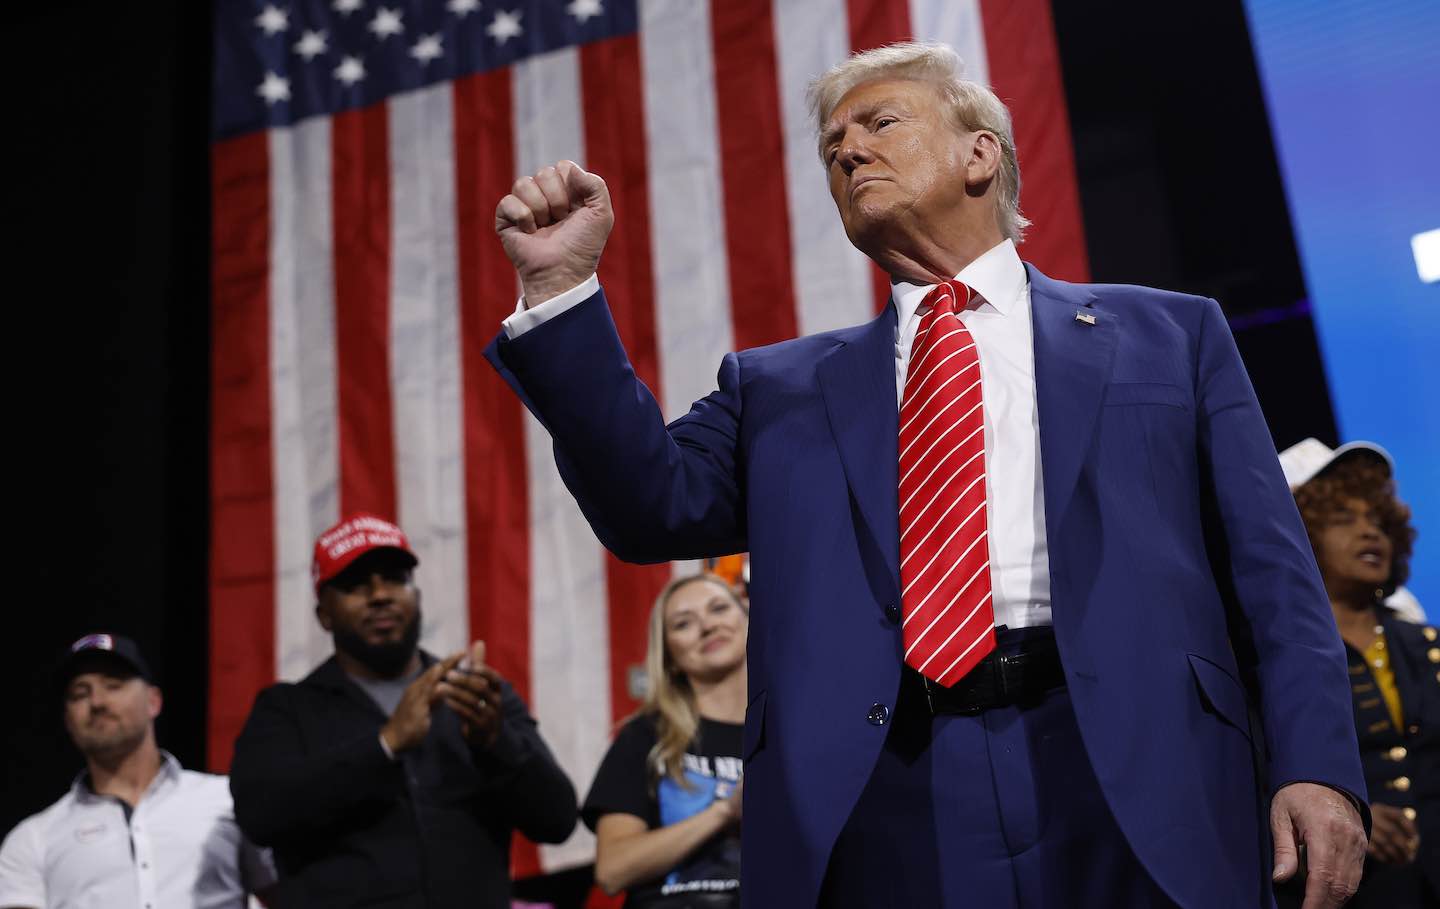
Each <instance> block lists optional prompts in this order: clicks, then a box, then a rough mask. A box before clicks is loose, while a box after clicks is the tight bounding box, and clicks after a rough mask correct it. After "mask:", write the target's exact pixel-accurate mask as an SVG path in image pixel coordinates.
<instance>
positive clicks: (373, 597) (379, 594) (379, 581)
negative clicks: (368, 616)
mask: <svg viewBox="0 0 1440 909" xmlns="http://www.w3.org/2000/svg"><path fill="white" fill-rule="evenodd" d="M369 587H370V602H372V603H388V602H390V601H391V600H393V599H395V590H394V584H393V583H392V582H391V581H390V579H388V578H386V577H385V576H384V575H379V574H372V575H371V576H370V585H369Z"/></svg>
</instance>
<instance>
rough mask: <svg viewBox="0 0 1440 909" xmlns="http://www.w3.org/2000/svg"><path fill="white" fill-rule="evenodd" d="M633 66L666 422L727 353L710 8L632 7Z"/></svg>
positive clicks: (695, 395)
mask: <svg viewBox="0 0 1440 909" xmlns="http://www.w3.org/2000/svg"><path fill="white" fill-rule="evenodd" d="M721 2H723V0H721ZM640 59H641V71H642V72H643V73H644V76H645V140H646V143H647V144H646V155H647V160H648V161H649V168H650V180H649V190H650V236H651V247H652V252H653V255H652V256H651V261H652V262H653V263H654V273H655V333H656V337H657V339H658V341H659V358H660V388H661V393H662V396H661V402H660V405H661V408H662V409H663V410H664V412H665V418H666V419H667V420H673V419H675V418H676V417H679V416H682V415H684V414H685V413H686V412H687V411H689V409H690V404H691V403H692V402H693V401H696V400H698V399H699V398H702V397H704V396H705V395H707V394H709V393H710V392H711V390H713V389H714V388H715V371H716V370H717V369H718V368H719V367H720V360H721V358H723V357H724V356H725V354H727V353H729V352H730V351H731V350H733V349H734V341H733V332H732V331H731V326H730V280H729V278H728V276H727V272H726V263H725V228H724V215H723V212H722V209H721V199H722V196H721V191H720V161H719V147H720V143H719V141H718V139H717V138H716V135H715V130H716V122H715V117H716V113H715V84H714V77H715V66H714V62H713V54H712V51H711V42H710V4H709V3H708V2H697V0H640ZM764 216H765V215H764V214H763V213H762V214H758V215H757V217H764Z"/></svg>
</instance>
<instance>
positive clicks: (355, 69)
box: [335, 57, 365, 85]
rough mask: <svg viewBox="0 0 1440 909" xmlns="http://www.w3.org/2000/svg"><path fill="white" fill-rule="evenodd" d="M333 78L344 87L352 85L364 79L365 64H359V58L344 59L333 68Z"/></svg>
mask: <svg viewBox="0 0 1440 909" xmlns="http://www.w3.org/2000/svg"><path fill="white" fill-rule="evenodd" d="M335 78H336V79H339V80H340V81H341V82H344V83H345V84H346V85H354V84H355V83H356V82H359V81H360V80H361V79H364V78H365V64H363V63H361V62H360V58H359V57H346V58H344V59H343V60H341V61H340V65H339V66H337V67H335Z"/></svg>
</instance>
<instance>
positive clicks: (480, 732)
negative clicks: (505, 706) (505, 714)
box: [435, 641, 501, 748]
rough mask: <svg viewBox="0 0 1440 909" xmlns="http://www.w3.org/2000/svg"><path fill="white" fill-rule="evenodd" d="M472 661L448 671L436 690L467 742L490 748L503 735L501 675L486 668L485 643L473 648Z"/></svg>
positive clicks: (470, 655) (479, 643)
mask: <svg viewBox="0 0 1440 909" xmlns="http://www.w3.org/2000/svg"><path fill="white" fill-rule="evenodd" d="M469 657H470V658H469V660H468V661H462V662H460V663H459V664H458V665H455V666H453V667H452V668H450V669H449V670H447V671H446V672H445V674H444V676H443V677H442V678H441V679H440V682H439V684H438V685H437V686H436V689H435V690H436V694H437V695H438V696H439V698H440V699H441V700H443V701H444V702H445V706H447V707H449V708H450V709H451V710H453V711H455V713H456V715H457V716H459V717H460V729H461V731H462V732H463V733H464V734H465V739H466V741H468V742H469V743H470V744H471V745H473V746H475V747H477V748H489V747H490V746H491V745H493V744H495V739H496V737H497V736H499V735H500V722H501V719H500V718H501V710H500V674H499V673H498V672H496V671H495V670H494V669H491V668H490V667H489V666H486V665H485V642H484V641H476V642H475V643H474V644H473V645H472V646H471V648H470V654H469Z"/></svg>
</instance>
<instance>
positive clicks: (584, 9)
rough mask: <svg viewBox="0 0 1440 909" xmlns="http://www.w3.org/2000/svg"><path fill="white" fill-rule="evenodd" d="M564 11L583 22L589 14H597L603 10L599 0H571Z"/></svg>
mask: <svg viewBox="0 0 1440 909" xmlns="http://www.w3.org/2000/svg"><path fill="white" fill-rule="evenodd" d="M565 12H567V13H569V14H570V15H572V16H574V17H575V18H576V19H578V20H580V21H581V22H582V23H583V22H585V20H587V19H589V18H590V17H591V16H598V15H600V14H601V13H603V12H605V10H603V9H602V8H601V7H600V0H571V2H570V4H569V5H568V6H566V7H565Z"/></svg>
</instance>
